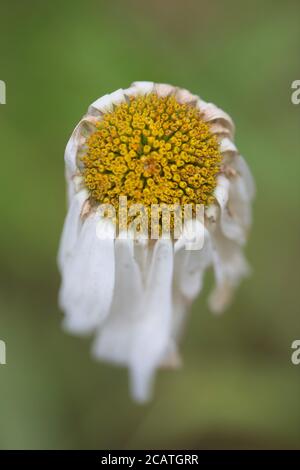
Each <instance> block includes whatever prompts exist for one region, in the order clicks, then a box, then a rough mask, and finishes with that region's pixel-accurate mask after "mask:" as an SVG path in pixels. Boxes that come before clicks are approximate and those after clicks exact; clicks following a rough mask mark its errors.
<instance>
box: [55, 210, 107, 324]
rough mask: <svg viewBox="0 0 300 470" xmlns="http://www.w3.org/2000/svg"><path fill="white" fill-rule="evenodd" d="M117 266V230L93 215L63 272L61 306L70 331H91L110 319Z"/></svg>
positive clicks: (84, 225)
mask: <svg viewBox="0 0 300 470" xmlns="http://www.w3.org/2000/svg"><path fill="white" fill-rule="evenodd" d="M99 233H102V238H101V239H100V238H99ZM114 263H115V260H114V227H113V226H112V224H111V222H110V221H107V220H105V219H101V218H99V216H98V214H96V213H93V214H90V215H89V216H88V217H87V219H86V220H85V222H84V223H83V226H82V228H81V231H80V235H79V238H78V241H77V243H76V249H75V250H74V253H73V255H72V256H71V258H70V259H69V260H68V263H66V266H65V267H64V270H63V282H62V287H61V291H60V305H61V307H62V309H63V310H64V311H65V313H66V317H65V322H64V325H65V327H66V328H67V329H68V330H70V331H71V332H74V333H87V332H91V331H92V330H93V329H94V328H95V327H97V326H98V325H99V324H100V323H101V322H102V321H103V320H104V319H105V318H106V317H107V315H108V312H109V309H110V306H111V302H112V296H113V289H114V280H115V264H114Z"/></svg>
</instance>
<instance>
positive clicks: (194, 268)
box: [174, 222, 212, 302]
mask: <svg viewBox="0 0 300 470" xmlns="http://www.w3.org/2000/svg"><path fill="white" fill-rule="evenodd" d="M201 225H202V224H201V223H200V222H197V227H198V231H199V232H202V231H203V234H204V243H203V246H202V247H201V248H200V249H198V250H186V249H185V248H184V247H182V248H181V249H179V250H178V251H177V253H176V255H175V269H174V272H175V288H176V286H177V288H178V289H179V291H180V293H181V294H182V295H183V296H184V297H185V298H186V299H187V300H188V301H190V302H191V301H192V300H194V299H195V297H196V296H197V295H198V294H199V292H200V290H201V289H202V284H203V275H204V272H205V270H206V268H207V267H208V266H209V264H210V263H211V261H212V250H211V243H210V234H209V232H208V231H207V230H206V229H204V227H203V225H202V227H200V226H201ZM201 236H203V235H201ZM175 250H176V246H175Z"/></svg>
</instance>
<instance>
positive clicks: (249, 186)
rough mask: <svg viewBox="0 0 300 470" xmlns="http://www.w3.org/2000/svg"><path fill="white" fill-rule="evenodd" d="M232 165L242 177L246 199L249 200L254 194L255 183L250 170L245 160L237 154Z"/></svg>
mask: <svg viewBox="0 0 300 470" xmlns="http://www.w3.org/2000/svg"><path fill="white" fill-rule="evenodd" d="M234 165H235V168H236V169H237V171H238V172H239V174H240V175H241V177H242V180H243V182H244V185H245V187H246V194H247V196H246V197H247V199H248V200H249V201H251V200H252V199H253V198H254V196H255V183H254V179H253V176H252V174H251V171H250V170H249V167H248V165H247V163H246V160H245V159H244V158H243V157H242V156H241V155H238V156H237V158H236V159H235V160H234Z"/></svg>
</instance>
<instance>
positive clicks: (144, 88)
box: [129, 82, 154, 95]
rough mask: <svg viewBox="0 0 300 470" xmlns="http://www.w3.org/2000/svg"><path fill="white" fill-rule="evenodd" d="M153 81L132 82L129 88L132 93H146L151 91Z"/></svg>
mask: <svg viewBox="0 0 300 470" xmlns="http://www.w3.org/2000/svg"><path fill="white" fill-rule="evenodd" d="M153 87H154V83H153V82H133V83H132V84H131V87H130V89H129V90H133V92H134V94H135V93H136V94H139V95H147V94H148V93H151V92H152V91H153Z"/></svg>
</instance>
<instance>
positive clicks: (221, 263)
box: [209, 228, 249, 313]
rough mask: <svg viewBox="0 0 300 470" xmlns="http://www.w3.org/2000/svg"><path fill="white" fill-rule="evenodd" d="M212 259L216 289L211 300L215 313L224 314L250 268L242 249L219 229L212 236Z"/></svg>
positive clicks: (211, 306)
mask: <svg viewBox="0 0 300 470" xmlns="http://www.w3.org/2000/svg"><path fill="white" fill-rule="evenodd" d="M212 259H213V266H214V273H215V280H216V287H215V289H214V291H213V292H212V294H211V296H210V299H209V306H210V308H211V310H212V311H213V312H216V313H220V312H222V311H223V310H224V309H225V308H226V307H227V306H228V304H229V303H230V302H231V298H232V294H233V292H234V290H235V288H236V287H237V286H238V284H239V283H240V281H241V280H242V279H243V278H244V277H245V276H247V275H248V274H249V266H248V263H247V261H246V259H245V257H244V254H243V251H242V248H241V247H240V246H239V245H238V244H237V243H236V242H234V241H232V240H229V239H228V238H226V237H224V235H223V234H222V233H221V231H220V229H219V228H218V229H217V230H215V231H214V232H213V234H212Z"/></svg>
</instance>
